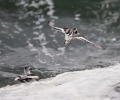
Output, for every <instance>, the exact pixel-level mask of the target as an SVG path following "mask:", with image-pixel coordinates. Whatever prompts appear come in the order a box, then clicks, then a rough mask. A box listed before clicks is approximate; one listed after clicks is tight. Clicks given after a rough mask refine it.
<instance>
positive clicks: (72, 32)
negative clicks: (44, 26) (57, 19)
mask: <svg viewBox="0 0 120 100" xmlns="http://www.w3.org/2000/svg"><path fill="white" fill-rule="evenodd" d="M48 25H49V26H50V27H51V28H53V29H54V30H57V31H60V32H62V33H64V34H65V41H64V44H66V45H68V46H69V45H70V44H71V40H74V39H78V40H82V41H84V42H87V43H89V44H92V45H93V46H95V47H97V48H99V49H103V50H104V49H105V48H103V47H101V46H98V45H96V44H95V43H93V42H91V41H89V40H88V39H86V38H85V37H84V36H83V35H82V34H80V33H79V32H78V30H77V28H73V29H69V28H60V27H56V26H53V25H51V24H50V22H49V21H48Z"/></svg>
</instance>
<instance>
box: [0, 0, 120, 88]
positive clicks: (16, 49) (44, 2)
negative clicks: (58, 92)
mask: <svg viewBox="0 0 120 100" xmlns="http://www.w3.org/2000/svg"><path fill="white" fill-rule="evenodd" d="M48 20H49V21H51V22H52V23H54V25H55V26H60V27H68V28H74V27H76V28H78V30H79V32H80V33H81V34H83V35H84V36H85V37H87V38H88V39H89V40H91V41H93V42H94V43H96V44H99V45H101V46H103V47H105V48H106V50H98V49H97V48H95V47H93V46H91V45H88V44H86V43H84V42H82V41H79V40H74V41H72V44H71V45H70V46H69V47H67V46H66V45H64V44H63V42H64V34H62V33H60V32H56V31H54V30H52V29H51V28H50V27H49V26H48V25H47V21H48ZM119 32H120V1H119V0H0V87H3V86H6V85H12V84H16V82H14V78H15V77H16V76H17V75H19V74H23V68H24V66H25V65H30V66H31V67H32V68H33V72H34V73H37V74H38V75H40V78H42V79H43V78H48V77H53V76H56V75H57V74H59V73H63V72H67V71H75V70H85V69H92V68H96V67H107V66H109V65H114V64H116V63H119V62H120V57H119V55H120V33H119Z"/></svg>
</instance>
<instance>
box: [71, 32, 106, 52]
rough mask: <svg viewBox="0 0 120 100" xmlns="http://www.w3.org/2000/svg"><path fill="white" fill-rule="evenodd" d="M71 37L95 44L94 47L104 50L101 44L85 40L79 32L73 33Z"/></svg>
mask: <svg viewBox="0 0 120 100" xmlns="http://www.w3.org/2000/svg"><path fill="white" fill-rule="evenodd" d="M72 37H74V38H76V39H79V40H82V41H84V42H87V43H89V44H92V45H93V46H95V47H96V48H99V49H102V50H105V48H103V47H101V46H98V45H96V44H95V43H93V42H91V41H89V40H87V39H86V38H85V37H84V36H83V35H81V34H73V35H72Z"/></svg>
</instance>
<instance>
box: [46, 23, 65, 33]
mask: <svg viewBox="0 0 120 100" xmlns="http://www.w3.org/2000/svg"><path fill="white" fill-rule="evenodd" d="M48 25H49V26H50V27H51V28H53V29H54V30H58V31H60V32H63V33H65V31H64V29H63V28H60V27H55V26H53V25H51V24H50V22H49V21H48Z"/></svg>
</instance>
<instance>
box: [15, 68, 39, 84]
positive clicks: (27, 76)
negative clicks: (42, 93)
mask: <svg viewBox="0 0 120 100" xmlns="http://www.w3.org/2000/svg"><path fill="white" fill-rule="evenodd" d="M30 70H31V67H29V66H26V67H24V75H19V76H17V77H16V78H15V81H20V82H30V81H33V80H36V79H39V76H38V75H36V74H32V73H31V72H30Z"/></svg>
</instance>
